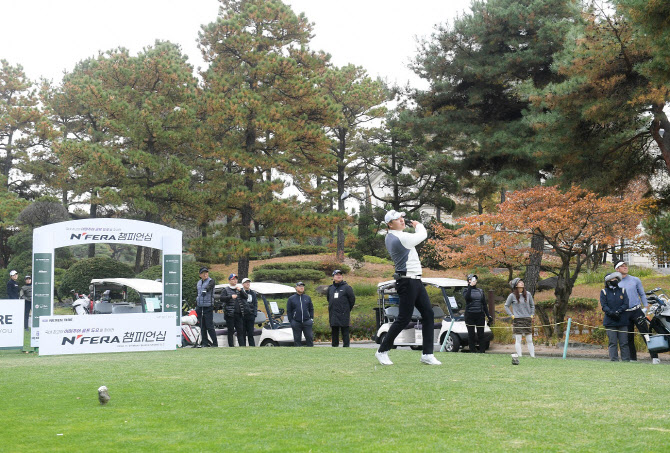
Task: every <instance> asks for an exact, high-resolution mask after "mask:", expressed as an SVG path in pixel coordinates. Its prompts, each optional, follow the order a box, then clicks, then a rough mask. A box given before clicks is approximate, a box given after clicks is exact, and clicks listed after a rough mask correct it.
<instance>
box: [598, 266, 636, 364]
mask: <svg viewBox="0 0 670 453" xmlns="http://www.w3.org/2000/svg"><path fill="white" fill-rule="evenodd" d="M621 278H622V276H621V274H620V273H619V272H612V273H611V274H607V275H606V276H605V288H604V289H603V290H602V291H601V292H600V305H601V307H602V309H603V311H604V312H605V318H604V319H603V325H604V326H605V330H606V332H607V339H608V340H609V344H608V346H607V351H608V353H609V356H610V360H611V361H612V362H618V361H619V354H618V353H619V349H620V350H621V360H623V361H624V362H630V350H629V348H628V312H627V311H626V310H627V309H628V293H627V292H626V290H625V289H624V288H621V287H620V286H619V282H621ZM617 343H618V348H617Z"/></svg>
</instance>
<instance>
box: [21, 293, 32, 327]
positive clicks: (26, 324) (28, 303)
mask: <svg viewBox="0 0 670 453" xmlns="http://www.w3.org/2000/svg"><path fill="white" fill-rule="evenodd" d="M25 303H26V305H25V307H26V308H25V311H24V312H23V328H24V329H25V330H28V329H29V328H30V309H31V308H32V305H33V303H32V302H31V301H29V300H26V301H25Z"/></svg>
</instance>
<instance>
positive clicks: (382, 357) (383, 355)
mask: <svg viewBox="0 0 670 453" xmlns="http://www.w3.org/2000/svg"><path fill="white" fill-rule="evenodd" d="M375 357H377V360H379V363H381V364H382V365H393V362H391V359H389V353H388V351H387V352H379V351H377V352H375Z"/></svg>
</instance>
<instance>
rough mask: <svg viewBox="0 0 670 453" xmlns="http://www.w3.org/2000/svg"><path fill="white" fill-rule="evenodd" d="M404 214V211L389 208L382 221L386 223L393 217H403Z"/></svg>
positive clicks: (392, 219)
mask: <svg viewBox="0 0 670 453" xmlns="http://www.w3.org/2000/svg"><path fill="white" fill-rule="evenodd" d="M404 215H405V213H404V212H398V211H396V210H395V209H391V210H390V211H388V212H387V213H386V215H385V216H384V222H386V223H389V222H392V221H394V220H395V219H399V218H400V217H403V216H404Z"/></svg>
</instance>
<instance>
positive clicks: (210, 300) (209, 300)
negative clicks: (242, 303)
mask: <svg viewBox="0 0 670 453" xmlns="http://www.w3.org/2000/svg"><path fill="white" fill-rule="evenodd" d="M199 274H200V280H198V283H197V294H198V295H197V297H196V304H195V305H196V307H195V312H196V314H197V315H198V319H199V320H200V335H201V337H202V341H201V342H200V345H198V346H197V347H205V348H208V347H210V346H214V347H218V346H219V342H218V340H217V338H216V330H214V286H216V282H215V281H214V279H213V278H211V277H210V276H209V269H207V268H206V267H201V268H200V272H199ZM208 335H209V338H208ZM210 338H211V341H210Z"/></svg>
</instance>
